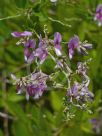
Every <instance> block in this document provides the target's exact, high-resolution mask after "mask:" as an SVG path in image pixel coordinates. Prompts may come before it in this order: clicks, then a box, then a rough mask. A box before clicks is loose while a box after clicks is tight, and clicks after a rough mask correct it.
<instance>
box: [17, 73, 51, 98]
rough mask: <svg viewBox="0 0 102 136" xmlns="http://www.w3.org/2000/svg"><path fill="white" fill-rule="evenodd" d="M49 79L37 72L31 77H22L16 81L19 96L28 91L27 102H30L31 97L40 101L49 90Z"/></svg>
mask: <svg viewBox="0 0 102 136" xmlns="http://www.w3.org/2000/svg"><path fill="white" fill-rule="evenodd" d="M48 78H49V76H48V75H46V74H44V73H42V72H37V73H33V74H31V75H29V76H26V77H22V78H21V79H15V84H16V85H17V94H22V93H23V92H24V91H26V99H27V100H29V96H32V97H33V98H34V99H38V98H39V97H41V96H42V94H43V92H44V91H45V90H46V89H47V84H46V81H47V79H48Z"/></svg>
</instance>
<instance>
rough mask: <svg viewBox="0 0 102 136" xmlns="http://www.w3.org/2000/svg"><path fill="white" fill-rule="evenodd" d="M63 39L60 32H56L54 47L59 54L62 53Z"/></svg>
mask: <svg viewBox="0 0 102 136" xmlns="http://www.w3.org/2000/svg"><path fill="white" fill-rule="evenodd" d="M61 41H62V36H61V34H60V33H59V32H56V33H55V34H54V48H55V52H56V55H57V56H60V55H61V49H62V48H61V45H60V44H61Z"/></svg>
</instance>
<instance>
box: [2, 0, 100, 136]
mask: <svg viewBox="0 0 102 136" xmlns="http://www.w3.org/2000/svg"><path fill="white" fill-rule="evenodd" d="M32 1H33V0H3V1H2V0H0V86H1V88H0V113H6V114H8V115H9V116H10V117H11V116H12V117H13V118H11V119H8V120H7V119H6V118H4V117H2V116H0V136H8V135H9V136H67V135H68V136H74V135H75V136H93V135H95V134H93V132H92V128H91V125H90V123H89V119H90V118H92V117H98V116H99V113H98V112H97V109H98V108H101V104H100V101H101V98H102V83H101V82H102V27H98V25H97V24H96V22H94V20H93V18H94V13H95V9H96V7H97V5H98V4H100V3H102V0H58V3H57V4H52V3H51V2H50V0H34V2H32ZM31 9H32V14H31V15H30V10H31ZM44 25H47V28H48V31H49V37H53V33H54V32H56V31H58V32H60V33H61V34H62V35H63V41H68V40H69V39H70V38H71V37H72V36H73V35H74V34H77V35H78V36H79V37H80V39H81V40H82V41H84V40H85V39H87V40H88V41H89V42H90V43H92V44H93V50H92V51H91V52H90V54H89V56H88V57H82V56H79V58H77V57H75V58H74V60H73V63H74V62H76V61H77V60H84V59H88V58H89V57H91V58H92V59H93V60H92V62H91V64H90V70H89V75H90V77H91V85H90V90H92V91H93V92H94V94H95V100H94V102H93V104H92V105H91V109H92V111H93V114H92V115H89V114H88V113H87V112H82V111H80V110H78V111H77V113H76V116H75V118H74V119H72V120H71V121H69V122H65V121H64V118H63V102H62V98H63V96H64V95H65V92H64V91H63V90H58V91H57V90H52V91H50V92H47V94H45V95H44V96H43V97H42V98H41V99H40V100H38V101H34V100H30V101H26V100H25V97H24V96H18V95H17V94H16V91H15V90H16V88H15V86H13V85H12V84H11V83H10V82H9V80H10V73H12V72H14V73H15V74H16V75H17V76H18V77H21V76H24V75H26V74H27V73H26V68H25V64H24V59H23V49H22V47H20V46H19V47H17V46H16V45H15V43H16V41H17V40H16V39H14V38H12V36H11V32H12V31H15V30H16V31H24V30H33V31H36V32H37V33H38V34H40V33H41V34H42V35H44V33H43V29H44ZM70 26H71V27H70ZM62 46H63V48H64V49H65V51H66V50H67V47H64V46H65V45H62ZM66 52H67V51H66ZM43 69H44V71H45V72H46V73H50V72H51V71H52V69H53V63H52V62H50V63H48V61H47V62H46V63H45V64H44V68H43ZM32 70H33V66H32ZM6 77H7V78H6ZM5 80H7V82H8V83H6V84H5ZM60 80H61V79H60ZM0 115H1V114H0Z"/></svg>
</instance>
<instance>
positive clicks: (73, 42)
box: [68, 35, 92, 59]
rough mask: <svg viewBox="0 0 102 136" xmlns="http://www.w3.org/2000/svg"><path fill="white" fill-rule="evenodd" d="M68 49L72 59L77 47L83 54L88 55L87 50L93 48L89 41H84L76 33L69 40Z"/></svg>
mask: <svg viewBox="0 0 102 136" xmlns="http://www.w3.org/2000/svg"><path fill="white" fill-rule="evenodd" d="M68 49H69V58H70V59H72V57H73V55H74V52H75V49H76V50H77V51H78V52H79V53H81V54H83V55H87V54H88V52H87V50H89V49H92V44H89V43H87V41H85V42H83V43H82V42H81V41H80V39H79V37H78V36H76V35H75V36H74V37H72V38H71V39H70V40H69V42H68Z"/></svg>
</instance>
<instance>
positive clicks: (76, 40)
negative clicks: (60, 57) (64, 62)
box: [68, 35, 80, 59]
mask: <svg viewBox="0 0 102 136" xmlns="http://www.w3.org/2000/svg"><path fill="white" fill-rule="evenodd" d="M79 42H80V41H79V37H78V36H76V35H75V36H74V37H73V38H71V39H70V41H69V43H68V48H69V58H70V59H72V57H73V55H74V50H75V49H76V48H77V47H78V45H79Z"/></svg>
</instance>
